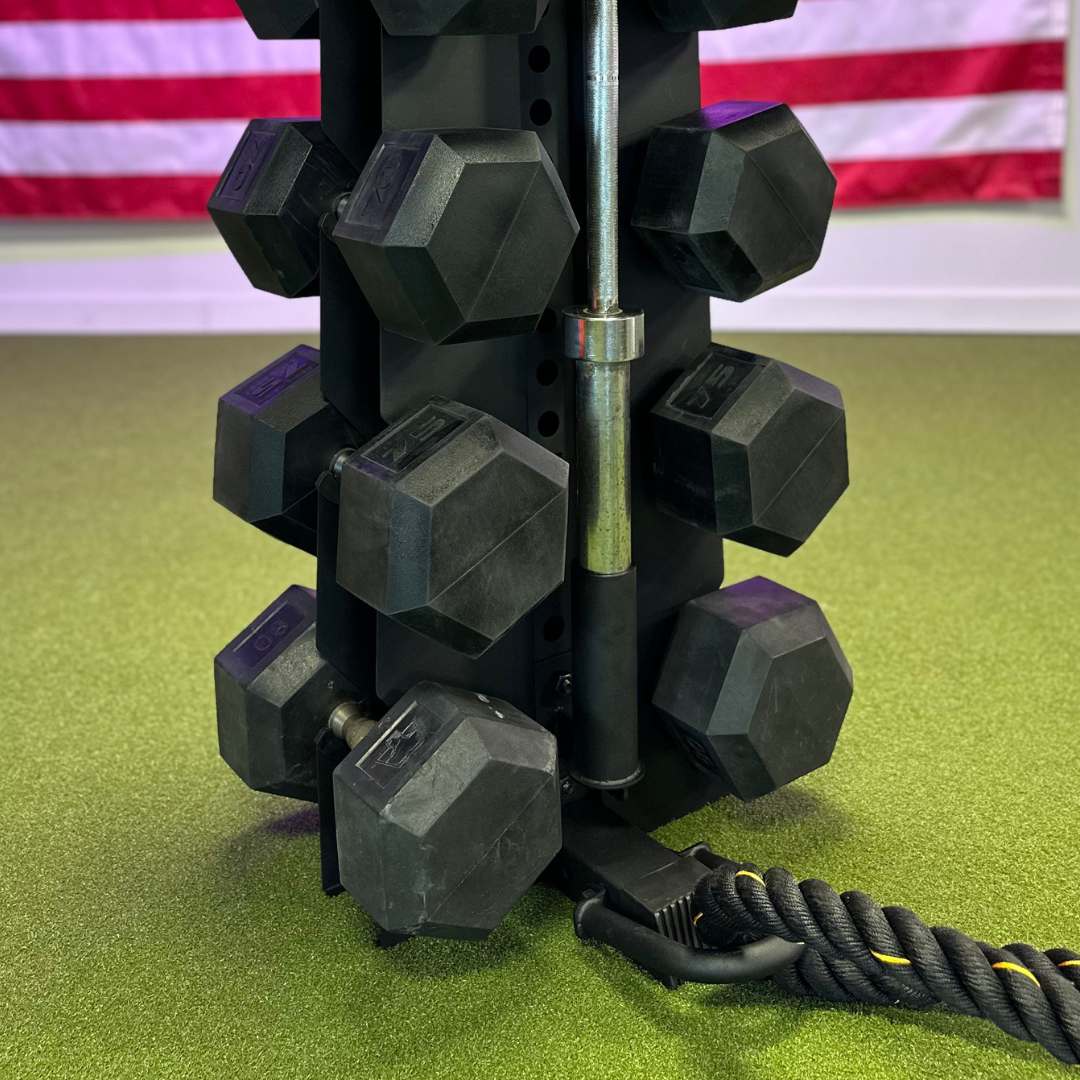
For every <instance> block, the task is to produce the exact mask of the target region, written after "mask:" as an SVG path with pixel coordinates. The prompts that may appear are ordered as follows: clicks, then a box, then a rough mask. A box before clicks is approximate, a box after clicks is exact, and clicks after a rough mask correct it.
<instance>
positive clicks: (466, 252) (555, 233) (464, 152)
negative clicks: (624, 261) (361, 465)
mask: <svg viewBox="0 0 1080 1080" xmlns="http://www.w3.org/2000/svg"><path fill="white" fill-rule="evenodd" d="M577 233H578V224H577V219H576V218H575V217H574V211H573V210H572V208H571V206H570V202H569V200H568V199H567V197H566V192H565V191H564V190H563V186H562V183H561V181H560V180H559V176H558V173H557V172H556V171H555V167H554V165H552V163H551V159H550V158H549V157H548V155H547V151H546V150H545V149H544V147H543V144H542V143H541V142H540V140H539V138H538V137H537V135H536V134H535V132H531V131H440V132H419V131H401V132H392V133H389V134H386V135H384V136H383V137H382V139H380V141H379V143H378V145H377V146H376V147H375V150H374V152H373V153H372V155H371V158H370V159H369V160H368V163H367V165H366V166H365V168H364V171H363V173H362V174H361V175H360V180H359V181H358V183H357V185H356V190H355V191H354V192H353V194H352V196H351V198H350V199H349V201H348V202H347V203H346V204H345V205H344V207H343V208H342V210H341V216H340V218H339V220H338V223H337V225H336V226H335V228H334V240H335V241H336V242H337V245H338V247H339V248H340V249H341V253H342V255H344V257H345V261H346V262H347V263H348V264H349V268H350V269H351V270H352V272H353V276H354V277H355V278H356V280H357V282H358V283H359V285H360V288H361V289H363V291H364V295H365V296H366V297H367V300H368V303H369V304H371V306H372V308H373V309H374V310H375V314H376V315H378V317H379V321H380V322H381V323H382V325H383V327H384V329H386V330H391V331H393V332H394V333H397V334H401V335H403V336H404V337H407V338H413V339H414V340H416V341H426V342H436V343H452V342H460V341H475V340H477V339H480V338H490V337H503V336H506V335H508V334H523V333H528V332H530V331H532V330H534V329H535V328H536V325H537V323H538V322H539V320H540V316H541V315H542V314H543V313H544V309H545V308H546V306H547V302H548V300H549V299H550V298H551V294H552V292H553V291H554V289H555V285H556V283H557V281H558V279H559V276H560V275H561V274H562V271H563V267H564V266H565V265H566V260H567V258H568V256H569V254H570V249H571V248H572V247H573V244H574V239H575V237H576V236H577Z"/></svg>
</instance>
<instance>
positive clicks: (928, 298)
mask: <svg viewBox="0 0 1080 1080" xmlns="http://www.w3.org/2000/svg"><path fill="white" fill-rule="evenodd" d="M712 321H713V329H714V330H715V331H716V332H717V333H719V334H723V333H724V332H725V331H728V332H738V333H744V332H745V333H768V332H777V333H848V332H851V333H885V334H910V333H917V334H1080V288H1075V289H1046V290H1035V289H992V288H970V289H952V290H944V289H937V290H930V289H925V290H924V289H813V288H803V287H796V286H795V285H792V286H789V287H787V288H784V289H778V290H777V291H776V292H774V293H767V294H766V295H764V296H759V297H757V298H756V299H754V300H752V301H750V302H748V303H746V304H725V303H722V302H720V301H715V302H714V303H713V318H712Z"/></svg>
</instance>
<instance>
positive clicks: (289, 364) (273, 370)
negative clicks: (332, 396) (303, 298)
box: [225, 345, 319, 413]
mask: <svg viewBox="0 0 1080 1080" xmlns="http://www.w3.org/2000/svg"><path fill="white" fill-rule="evenodd" d="M318 368H319V351H318V349H313V348H311V346H310V345H298V346H297V347H296V348H295V349H293V351H292V352H290V353H286V354H285V355H284V356H282V357H280V358H279V359H277V360H275V361H274V362H273V363H272V364H269V365H268V366H267V367H264V368H263V369H262V371H260V372H259V373H258V374H256V375H252V376H251V378H250V379H247V380H246V381H245V382H242V383H241V384H240V385H239V386H238V387H236V388H235V389H234V390H230V391H229V392H228V393H227V394H226V395H225V401H227V402H228V403H229V404H230V405H235V406H236V407H237V408H239V409H243V411H244V412H248V413H257V412H259V411H260V410H261V409H264V408H266V406H267V405H269V404H270V403H271V402H272V401H274V400H275V399H276V398H277V397H278V395H280V394H283V393H284V392H285V391H286V390H288V388H289V387H290V386H294V385H295V384H296V383H298V382H299V381H300V380H301V379H303V378H305V377H306V376H308V375H310V374H311V373H312V372H314V371H318Z"/></svg>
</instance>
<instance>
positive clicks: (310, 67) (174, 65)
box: [0, 19, 319, 79]
mask: <svg viewBox="0 0 1080 1080" xmlns="http://www.w3.org/2000/svg"><path fill="white" fill-rule="evenodd" d="M318 70H319V43H318V42H317V41H259V40H258V39H257V38H256V37H255V35H254V34H253V33H252V32H251V28H250V27H249V26H248V24H247V23H246V22H245V21H244V20H243V19H191V20H185V19H177V20H174V21H169V20H160V21H156V20H152V19H144V20H138V21H133V22H123V21H120V20H116V21H101V22H95V21H87V22H13V23H0V78H7V79H68V78H71V79H76V78H84V77H90V78H93V77H107V76H113V77H116V78H125V77H154V78H167V77H169V76H184V75H249V74H261V73H264V72H299V71H318Z"/></svg>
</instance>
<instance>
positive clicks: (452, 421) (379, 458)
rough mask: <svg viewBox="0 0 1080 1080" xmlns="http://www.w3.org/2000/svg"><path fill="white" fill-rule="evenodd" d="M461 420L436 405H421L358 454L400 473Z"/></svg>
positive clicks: (431, 449) (430, 451)
mask: <svg viewBox="0 0 1080 1080" xmlns="http://www.w3.org/2000/svg"><path fill="white" fill-rule="evenodd" d="M464 424H465V421H464V420H462V419H461V417H460V416H455V415H454V414H453V413H451V412H448V411H447V410H446V409H442V408H440V407H439V406H438V405H425V406H424V408H422V409H421V410H420V411H419V412H418V413H416V414H415V415H414V416H410V417H409V418H408V419H407V420H403V421H402V422H401V423H400V424H397V425H396V426H395V427H392V428H391V429H390V430H389V431H388V432H386V434H385V435H383V436H382V437H381V438H379V439H378V440H377V441H376V442H374V443H372V444H371V445H370V446H368V447H367V448H365V450H364V451H363V454H362V457H363V458H364V460H365V461H370V462H372V463H373V464H375V465H378V466H379V467H380V468H382V469H386V470H387V471H388V472H392V473H403V472H405V471H406V470H408V469H411V468H412V467H413V466H414V465H416V464H417V463H418V462H420V461H423V460H424V459H425V458H427V457H430V456H431V455H432V454H433V453H434V452H435V451H436V450H437V449H438V448H439V447H440V446H441V445H442V444H443V443H444V442H445V441H446V440H447V439H448V438H450V436H451V435H453V434H454V432H455V431H457V430H458V429H459V428H460V427H462V426H463V425H464Z"/></svg>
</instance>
